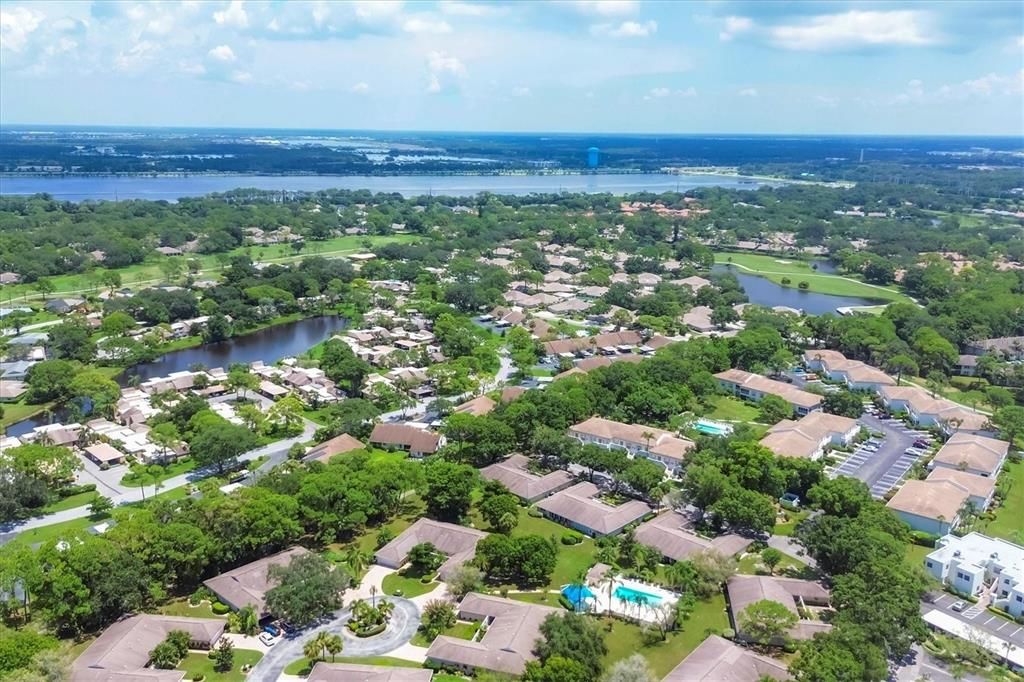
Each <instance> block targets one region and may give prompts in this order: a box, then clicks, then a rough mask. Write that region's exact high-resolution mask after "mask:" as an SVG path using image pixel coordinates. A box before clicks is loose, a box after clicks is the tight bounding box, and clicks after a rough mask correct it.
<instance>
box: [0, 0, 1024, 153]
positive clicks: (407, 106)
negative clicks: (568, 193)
mask: <svg viewBox="0 0 1024 682" xmlns="http://www.w3.org/2000/svg"><path fill="white" fill-rule="evenodd" d="M1022 83H1024V3H1021V2H1017V1H1015V0H1011V1H1007V2H983V1H980V0H978V1H973V2H933V3H929V2H915V3H894V2H872V3H863V2H838V1H837V2H815V1H813V0H807V1H804V2H783V3H775V2H767V1H762V2H731V1H728V0H717V1H713V2H640V1H628V0H627V1H622V0H614V1H613V0H607V1H604V2H602V1H594V2H591V1H580V2H572V1H565V2H551V1H545V2H541V1H538V2H514V3H501V2H493V3H491V2H465V1H462V0H449V1H440V2H404V3H403V2H397V1H394V2H392V1H389V0H374V1H369V2H348V3H341V2H323V1H310V2H306V1H302V0H287V1H283V0H270V1H266V2H263V1H255V0H252V1H249V0H246V1H242V0H230V1H225V2H196V1H173V2H171V1H168V2H144V3H142V2H140V3H135V2H116V3H115V2H92V3H89V2H84V1H80V2H47V1H32V2H23V1H10V2H8V1H2V2H0V122H3V123H8V124H9V123H50V124H97V125H154V126H157V125H164V126H172V125H173V126H239V127H288V128H356V129H360V128H362V129H367V128H371V129H405V130H508V131H593V132H667V133H689V132H692V133H708V132H750V133H829V132H835V133H880V134H887V133H891V134H913V133H921V134H1011V135H1024V90H1022Z"/></svg>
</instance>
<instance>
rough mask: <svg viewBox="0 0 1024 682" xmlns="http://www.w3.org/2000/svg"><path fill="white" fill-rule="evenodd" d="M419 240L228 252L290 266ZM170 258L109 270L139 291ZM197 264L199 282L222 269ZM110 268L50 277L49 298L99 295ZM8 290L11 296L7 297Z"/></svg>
mask: <svg viewBox="0 0 1024 682" xmlns="http://www.w3.org/2000/svg"><path fill="white" fill-rule="evenodd" d="M417 239H418V237H417V236H416V235H405V234H396V235H384V236H370V237H367V236H346V237H336V238H334V239H327V240H325V241H322V242H307V244H306V249H305V250H304V251H302V253H300V254H296V253H295V252H294V251H293V250H292V248H291V246H290V245H288V244H273V245H268V246H251V247H249V246H242V247H239V248H237V249H234V250H232V251H229V252H228V255H229V256H235V255H240V254H248V255H250V256H251V257H252V258H253V260H258V261H261V262H264V263H266V262H271V261H274V262H277V263H288V262H294V261H300V260H302V259H303V258H308V257H310V256H325V257H326V256H344V255H348V254H352V253H358V252H360V251H365V250H367V249H366V247H365V246H364V245H363V242H364V241H367V240H368V241H369V242H371V246H381V245H383V244H390V243H395V242H401V243H409V242H414V241H416V240H417ZM168 258H178V259H181V258H182V257H181V256H159V255H156V254H154V255H151V256H149V257H148V258H147V259H146V260H145V262H142V263H137V264H135V265H129V266H128V267H124V268H110V270H113V271H114V272H117V273H118V274H119V275H121V282H122V285H123V286H126V287H136V288H137V287H138V286H139V285H142V284H152V283H155V282H160V281H163V279H164V275H163V272H162V271H161V270H160V263H162V262H163V261H165V260H167V259H168ZM193 259H195V260H198V261H199V263H200V268H201V269H200V272H199V273H198V274H197V275H196V276H197V277H199V278H206V279H212V278H213V277H214V276H215V275H217V274H218V273H219V272H220V271H221V266H220V264H219V263H218V262H217V255H216V254H206V255H200V254H188V255H186V256H185V257H184V260H193ZM107 271H108V268H97V269H96V270H95V271H94V273H93V274H91V275H84V274H72V275H58V276H57V277H51V278H50V281H51V282H53V284H54V287H55V291H54V293H53V294H50V296H51V297H52V296H60V295H61V294H66V293H70V292H76V293H83V294H88V293H96V294H98V293H100V292H102V291H103V290H104V288H105V287H102V286H98V285H97V282H98V281H99V280H100V278H101V277H102V276H103V273H105V272H107ZM8 288H9V294H8V291H7V290H8ZM4 289H5V291H4V293H5V294H8V295H9V296H10V297H11V298H12V300H22V299H25V298H41V296H40V295H39V292H38V291H36V290H35V289H34V288H32V285H31V284H14V285H8V286H5V287H4Z"/></svg>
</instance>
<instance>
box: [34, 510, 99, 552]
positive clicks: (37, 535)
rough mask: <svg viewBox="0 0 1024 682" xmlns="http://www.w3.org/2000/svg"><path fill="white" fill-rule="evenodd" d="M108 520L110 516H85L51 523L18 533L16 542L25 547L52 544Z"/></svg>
mask: <svg viewBox="0 0 1024 682" xmlns="http://www.w3.org/2000/svg"><path fill="white" fill-rule="evenodd" d="M109 518H110V514H102V515H100V516H87V517H85V518H81V519H72V520H70V521H63V522H61V523H51V524H50V525H48V526H40V527H39V528H31V529H29V530H26V531H22V532H21V533H18V537H17V538H16V541H17V542H24V543H25V544H27V545H35V544H37V543H41V542H53V541H56V540H63V539H65V538H67V537H69V536H71V535H72V534H74V533H75V532H84V531H85V529H86V528H89V527H90V526H94V525H96V524H97V523H99V522H100V521H104V520H106V519H109Z"/></svg>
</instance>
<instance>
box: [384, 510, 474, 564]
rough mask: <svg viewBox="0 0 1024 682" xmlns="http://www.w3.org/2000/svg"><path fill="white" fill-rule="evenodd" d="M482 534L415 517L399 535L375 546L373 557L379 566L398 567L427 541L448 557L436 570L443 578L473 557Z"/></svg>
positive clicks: (470, 529) (461, 527)
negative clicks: (413, 549)
mask: <svg viewBox="0 0 1024 682" xmlns="http://www.w3.org/2000/svg"><path fill="white" fill-rule="evenodd" d="M485 537H487V533H485V532H483V531H482V530H476V529H475V528H467V527H466V526H459V525H456V524H454V523H444V522H442V521H434V520H433V519H426V518H422V519H417V521H416V522H415V523H414V524H412V525H411V526H409V527H408V528H406V529H405V530H404V531H402V532H401V533H400V534H399V535H398V537H396V538H395V539H394V540H392V541H391V542H389V543H388V544H386V545H384V546H383V547H381V548H380V549H378V550H377V553H376V554H375V555H374V559H375V560H376V561H377V563H378V564H380V565H381V566H387V567H388V568H401V567H402V566H403V565H404V564H405V562H406V559H407V558H408V557H409V552H410V550H412V548H413V547H415V546H416V545H419V544H423V543H425V542H429V543H430V544H432V545H433V546H434V547H435V548H437V551H439V552H441V553H442V554H444V555H445V556H446V557H447V559H445V561H444V563H443V564H441V567H440V568H439V569H438V573H439V574H440V575H441V577H442V578H444V576H446V575H448V574H449V573H450V572H451V571H452V570H454V569H455V568H457V567H459V566H461V565H462V564H464V563H466V562H467V561H472V559H473V557H474V556H476V545H477V543H478V542H480V541H481V540H483V539H484V538H485Z"/></svg>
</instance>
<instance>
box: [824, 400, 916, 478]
mask: <svg viewBox="0 0 1024 682" xmlns="http://www.w3.org/2000/svg"><path fill="white" fill-rule="evenodd" d="M860 421H861V423H863V424H864V425H865V426H867V427H868V428H870V429H871V430H872V431H881V432H882V433H883V434H884V438H883V440H882V443H881V445H879V448H878V450H877V451H876V452H870V451H868V450H865V449H858V450H857V451H855V452H854V453H852V454H851V455H849V456H848V457H847V458H846V459H844V460H843V462H842V463H840V464H839V465H838V466H836V467H835V468H834V469H833V470H832V474H833V475H843V476H852V477H853V478H857V479H859V480H861V481H864V482H865V483H866V484H867V485H868V487H869V488H870V489H871V493H872V494H873V495H874V496H875V497H879V498H880V497H882V496H883V495H885V493H887V492H889V490H891V489H892V488H893V487H894V486H895V485H896V484H897V483H898V482H899V481H900V479H902V478H903V476H904V475H905V474H906V473H907V471H908V470H909V469H910V468H911V467H912V466H913V465H914V463H915V462H916V461H917V460H918V459H919V457H918V456H916V455H912V454H907V452H906V450H907V448H909V447H911V446H912V445H913V444H914V441H915V440H917V439H918V438H922V437H923V438H929V439H930V438H931V437H930V436H929V435H928V434H927V433H926V432H924V431H917V430H914V429H911V428H909V427H907V426H906V425H904V424H903V423H902V422H900V421H885V420H881V419H879V418H877V417H875V416H873V415H870V414H864V415H862V416H861V417H860Z"/></svg>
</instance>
